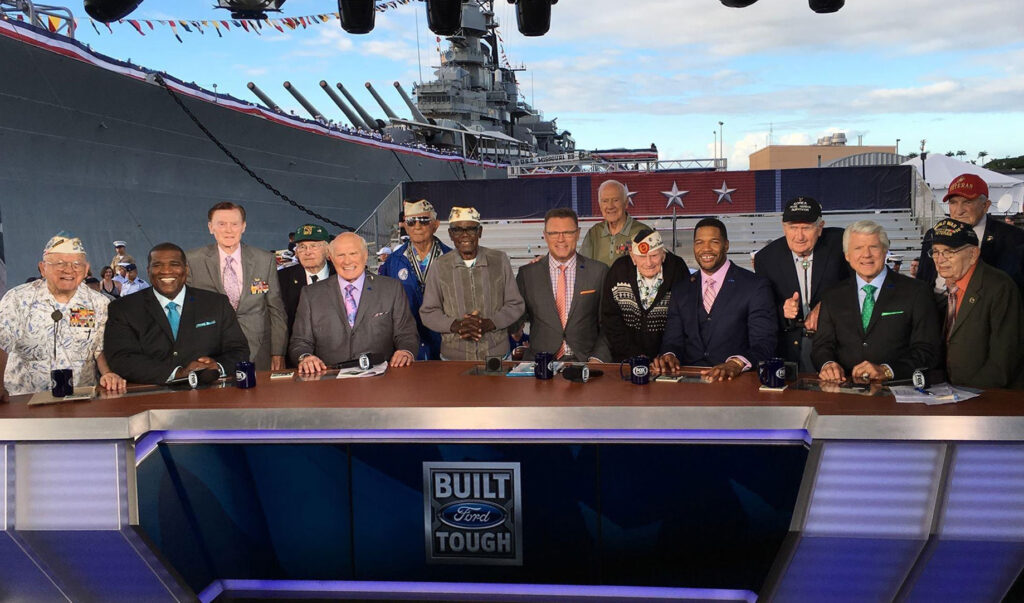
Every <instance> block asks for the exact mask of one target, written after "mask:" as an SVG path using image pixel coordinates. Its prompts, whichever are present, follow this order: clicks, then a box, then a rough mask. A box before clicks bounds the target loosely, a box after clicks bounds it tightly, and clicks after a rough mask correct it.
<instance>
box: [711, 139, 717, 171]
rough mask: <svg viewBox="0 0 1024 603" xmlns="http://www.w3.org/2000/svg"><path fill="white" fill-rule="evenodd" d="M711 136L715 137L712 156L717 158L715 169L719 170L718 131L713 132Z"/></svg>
mask: <svg viewBox="0 0 1024 603" xmlns="http://www.w3.org/2000/svg"><path fill="white" fill-rule="evenodd" d="M711 134H712V135H714V137H715V144H713V145H711V149H712V150H711V154H712V155H714V156H715V169H716V170H717V169H718V130H712V131H711Z"/></svg>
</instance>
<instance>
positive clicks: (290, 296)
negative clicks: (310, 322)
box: [277, 224, 334, 333]
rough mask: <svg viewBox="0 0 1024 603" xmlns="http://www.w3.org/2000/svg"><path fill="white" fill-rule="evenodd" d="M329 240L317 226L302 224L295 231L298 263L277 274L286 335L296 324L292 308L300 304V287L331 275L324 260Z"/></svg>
mask: <svg viewBox="0 0 1024 603" xmlns="http://www.w3.org/2000/svg"><path fill="white" fill-rule="evenodd" d="M330 241H331V237H330V235H328V234H327V231H326V230H324V228H323V227H322V226H320V225H319V224H303V225H302V226H299V227H298V228H296V229H295V258H296V259H297V260H298V261H299V263H298V264H295V265H294V266H288V267H287V268H282V269H281V270H278V271H277V280H278V282H279V283H280V284H281V300H282V301H283V302H284V311H285V314H286V315H287V316H288V332H289V333H291V332H292V324H293V323H294V322H295V308H297V307H298V305H299V294H300V293H302V288H303V287H305V286H306V285H312V284H313V283H315V282H317V281H322V280H325V279H326V278H327V277H329V276H331V275H333V274H334V265H333V264H331V263H330V262H328V261H327V245H328V244H329V243H330Z"/></svg>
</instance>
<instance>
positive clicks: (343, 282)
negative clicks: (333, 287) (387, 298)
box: [338, 270, 366, 295]
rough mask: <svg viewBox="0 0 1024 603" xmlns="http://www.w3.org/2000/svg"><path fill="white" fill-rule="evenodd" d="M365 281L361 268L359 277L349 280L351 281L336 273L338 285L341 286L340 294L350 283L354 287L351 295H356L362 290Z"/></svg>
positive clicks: (364, 274)
mask: <svg viewBox="0 0 1024 603" xmlns="http://www.w3.org/2000/svg"><path fill="white" fill-rule="evenodd" d="M365 283H366V271H365V270H363V271H362V272H361V273H359V277H358V278H356V280H354V281H351V282H350V281H347V280H345V279H344V278H342V276H341V275H340V274H339V275H338V286H339V287H341V292H342V294H344V293H345V287H347V286H348V285H352V286H353V287H355V288H356V290H355V291H353V292H352V294H353V295H358V294H360V293H362V292H363V285H364V284H365Z"/></svg>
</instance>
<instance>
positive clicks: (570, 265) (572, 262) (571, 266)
mask: <svg viewBox="0 0 1024 603" xmlns="http://www.w3.org/2000/svg"><path fill="white" fill-rule="evenodd" d="M578 255H579V254H578V253H574V254H572V257H571V258H569V259H567V260H565V261H564V262H559V261H558V260H556V259H555V258H553V257H551V254H550V253H549V254H548V269H549V270H551V271H555V270H558V267H559V266H565V269H566V270H575V268H576V256H578Z"/></svg>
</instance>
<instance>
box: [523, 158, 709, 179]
mask: <svg viewBox="0 0 1024 603" xmlns="http://www.w3.org/2000/svg"><path fill="white" fill-rule="evenodd" d="M728 166H729V164H728V159H726V158H724V157H719V158H717V159H716V158H711V159H664V160H651V159H615V160H609V159H600V158H597V157H589V158H582V159H576V160H568V161H554V162H544V163H533V164H531V163H520V164H518V165H510V166H508V177H509V178H518V177H520V176H532V175H536V174H578V173H598V174H602V173H609V172H660V171H666V170H701V171H725V170H727V169H728Z"/></svg>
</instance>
